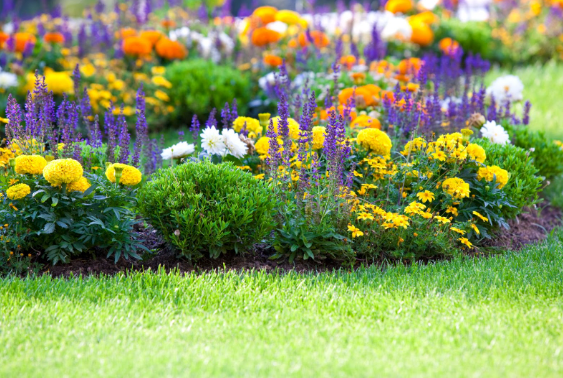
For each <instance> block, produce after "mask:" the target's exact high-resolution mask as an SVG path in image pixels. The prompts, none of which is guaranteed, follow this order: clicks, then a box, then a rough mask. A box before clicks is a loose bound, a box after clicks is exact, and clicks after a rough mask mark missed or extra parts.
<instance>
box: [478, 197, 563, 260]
mask: <svg viewBox="0 0 563 378" xmlns="http://www.w3.org/2000/svg"><path fill="white" fill-rule="evenodd" d="M562 218H563V212H562V211H561V209H559V208H557V207H553V206H551V205H549V204H547V203H545V202H544V203H541V204H538V205H537V206H536V209H527V210H526V211H525V212H523V213H522V214H520V215H519V216H518V217H517V219H515V220H511V221H509V222H508V223H509V225H510V229H508V230H505V229H502V230H501V231H500V232H498V233H497V234H495V235H494V236H493V238H492V239H489V240H487V241H486V242H485V243H484V244H483V246H484V247H493V248H499V249H510V250H513V251H518V250H520V249H522V248H523V247H524V246H526V245H528V244H534V243H537V242H540V241H542V240H544V239H545V238H547V236H548V235H549V233H550V232H551V230H553V229H554V228H555V227H558V226H560V225H561V222H562Z"/></svg>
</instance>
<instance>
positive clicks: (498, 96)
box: [487, 75, 524, 104]
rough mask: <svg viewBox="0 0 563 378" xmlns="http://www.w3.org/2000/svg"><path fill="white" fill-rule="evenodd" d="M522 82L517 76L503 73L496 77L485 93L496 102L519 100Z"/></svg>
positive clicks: (521, 96)
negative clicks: (503, 74)
mask: <svg viewBox="0 0 563 378" xmlns="http://www.w3.org/2000/svg"><path fill="white" fill-rule="evenodd" d="M523 91H524V84H522V81H521V80H520V78H519V77H518V76H514V75H505V76H501V77H499V78H496V79H495V81H493V83H492V84H491V85H490V86H489V87H488V88H487V95H488V96H491V97H492V98H494V99H495V101H497V102H498V103H503V104H504V103H507V102H513V101H520V100H522V98H523V95H522V92H523Z"/></svg>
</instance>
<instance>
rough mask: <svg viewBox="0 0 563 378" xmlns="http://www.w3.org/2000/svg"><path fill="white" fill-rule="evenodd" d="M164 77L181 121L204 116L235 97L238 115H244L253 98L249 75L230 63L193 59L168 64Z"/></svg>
mask: <svg viewBox="0 0 563 378" xmlns="http://www.w3.org/2000/svg"><path fill="white" fill-rule="evenodd" d="M166 78H167V79H168V80H169V81H170V82H171V83H172V88H173V90H172V91H170V97H171V101H172V102H173V103H174V105H175V108H176V110H175V114H174V116H175V117H176V120H179V121H181V122H183V123H185V122H186V120H187V119H190V118H191V116H192V115H194V114H195V115H197V116H198V117H200V118H206V117H207V115H208V114H209V111H210V110H211V109H213V108H216V109H218V111H220V109H222V108H223V107H224V106H225V103H227V102H228V103H231V102H232V100H233V99H236V100H237V105H238V110H239V113H240V114H246V111H247V104H248V102H249V101H250V100H251V98H252V90H251V86H252V84H251V81H250V79H249V77H248V75H246V74H244V73H242V72H241V71H239V70H237V69H234V68H232V67H230V66H221V65H217V64H215V63H213V62H210V61H207V60H202V59H194V60H189V61H183V62H176V63H174V64H172V65H170V66H168V68H167V70H166Z"/></svg>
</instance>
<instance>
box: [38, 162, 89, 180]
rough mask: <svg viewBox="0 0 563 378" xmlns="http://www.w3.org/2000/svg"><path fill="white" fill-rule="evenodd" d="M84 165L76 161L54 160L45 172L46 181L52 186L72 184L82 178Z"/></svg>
mask: <svg viewBox="0 0 563 378" xmlns="http://www.w3.org/2000/svg"><path fill="white" fill-rule="evenodd" d="M82 173H83V169H82V165H81V164H80V163H79V162H77V161H76V160H74V159H57V160H53V161H52V162H50V163H49V164H47V166H46V167H45V169H44V170H43V176H44V177H45V180H47V181H49V183H50V184H52V185H62V184H70V183H73V182H76V181H78V180H80V178H81V177H82Z"/></svg>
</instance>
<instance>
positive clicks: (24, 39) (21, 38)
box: [14, 32, 37, 52]
mask: <svg viewBox="0 0 563 378" xmlns="http://www.w3.org/2000/svg"><path fill="white" fill-rule="evenodd" d="M14 41H15V43H14V47H15V49H16V51H17V52H23V51H24V50H25V47H26V46H27V44H28V43H31V44H35V42H36V41H37V40H36V39H35V36H34V35H33V34H31V33H23V32H22V33H16V34H15V35H14Z"/></svg>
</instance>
